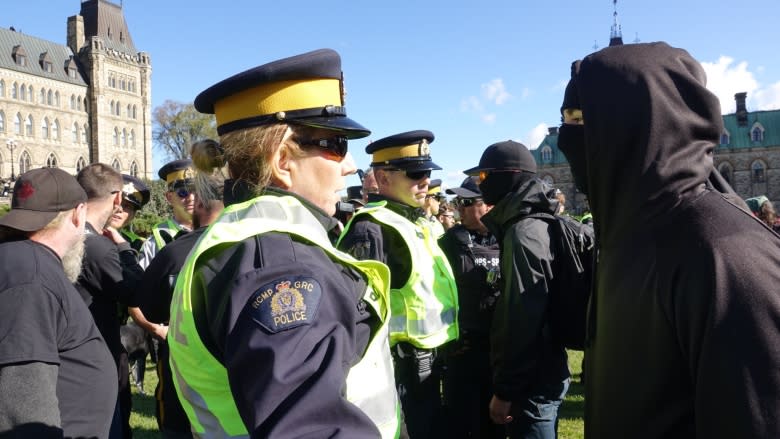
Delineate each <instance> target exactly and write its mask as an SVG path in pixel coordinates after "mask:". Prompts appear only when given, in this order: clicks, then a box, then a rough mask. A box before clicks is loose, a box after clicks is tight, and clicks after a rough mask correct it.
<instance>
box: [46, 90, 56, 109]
mask: <svg viewBox="0 0 780 439" xmlns="http://www.w3.org/2000/svg"><path fill="white" fill-rule="evenodd" d="M46 103H47V104H49V105H54V93H52V92H51V90H49V92H48V93H46Z"/></svg>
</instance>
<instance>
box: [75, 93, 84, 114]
mask: <svg viewBox="0 0 780 439" xmlns="http://www.w3.org/2000/svg"><path fill="white" fill-rule="evenodd" d="M81 101H82V98H81V96H79V97H78V98H76V107H77V109H78V110H79V111H81V110H82V109H83V107H82V106H81V103H82V102H81Z"/></svg>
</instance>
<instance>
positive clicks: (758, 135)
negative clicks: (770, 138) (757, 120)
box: [750, 126, 764, 142]
mask: <svg viewBox="0 0 780 439" xmlns="http://www.w3.org/2000/svg"><path fill="white" fill-rule="evenodd" d="M750 140H752V141H754V142H763V141H764V130H763V128H761V127H760V126H754V127H753V129H752V130H751V131H750Z"/></svg>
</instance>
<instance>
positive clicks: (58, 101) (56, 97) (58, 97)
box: [54, 92, 60, 107]
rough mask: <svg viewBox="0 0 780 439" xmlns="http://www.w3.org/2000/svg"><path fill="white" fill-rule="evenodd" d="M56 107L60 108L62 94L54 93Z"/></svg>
mask: <svg viewBox="0 0 780 439" xmlns="http://www.w3.org/2000/svg"><path fill="white" fill-rule="evenodd" d="M54 105H56V106H57V107H59V106H60V92H55V93H54Z"/></svg>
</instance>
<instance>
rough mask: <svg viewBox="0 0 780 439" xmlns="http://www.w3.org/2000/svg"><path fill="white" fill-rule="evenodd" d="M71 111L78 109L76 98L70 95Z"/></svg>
mask: <svg viewBox="0 0 780 439" xmlns="http://www.w3.org/2000/svg"><path fill="white" fill-rule="evenodd" d="M70 109H71V110H75V109H76V96H75V95H70Z"/></svg>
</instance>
